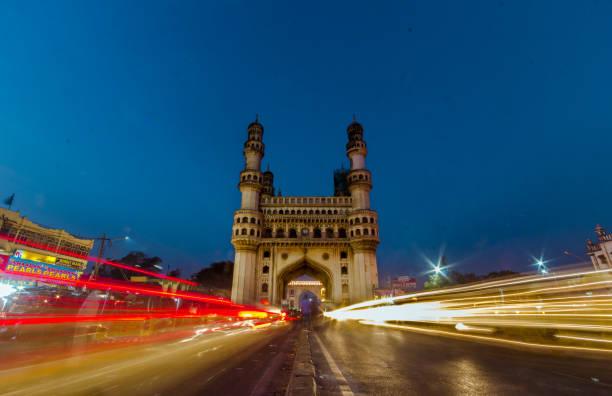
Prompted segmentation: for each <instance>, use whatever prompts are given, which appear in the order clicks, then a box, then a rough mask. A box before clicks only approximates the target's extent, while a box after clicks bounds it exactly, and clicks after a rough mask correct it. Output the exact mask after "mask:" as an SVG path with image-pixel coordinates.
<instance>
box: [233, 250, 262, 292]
mask: <svg viewBox="0 0 612 396" xmlns="http://www.w3.org/2000/svg"><path fill="white" fill-rule="evenodd" d="M256 265H257V253H256V251H255V250H254V249H238V248H237V249H236V257H235V260H234V277H233V282H232V301H234V302H235V303H238V304H253V303H254V302H255V299H256V295H257V289H256V288H257V284H256V273H257V271H256Z"/></svg>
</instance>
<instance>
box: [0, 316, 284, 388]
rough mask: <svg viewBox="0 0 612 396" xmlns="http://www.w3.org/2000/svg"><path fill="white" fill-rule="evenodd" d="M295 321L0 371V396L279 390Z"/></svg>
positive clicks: (89, 354)
mask: <svg viewBox="0 0 612 396" xmlns="http://www.w3.org/2000/svg"><path fill="white" fill-rule="evenodd" d="M294 344H295V326H292V325H290V324H284V325H274V326H271V327H268V328H264V329H257V330H231V331H226V332H218V333H215V334H208V335H206V336H201V337H193V338H186V339H181V340H173V341H169V342H163V343H156V344H148V345H136V346H129V347H123V348H118V349H112V350H106V351H102V352H97V353H87V354H81V355H76V356H72V357H69V358H64V359H61V360H52V361H49V362H45V363H37V364H32V365H28V366H24V367H19V368H12V369H4V370H1V371H0V395H15V396H17V395H24V396H25V395H27V396H35V395H45V396H52V395H94V396H97V395H130V396H138V395H159V396H161V395H205V394H206V395H253V396H258V395H264V394H265V395H274V394H278V395H280V394H284V391H285V386H286V383H287V381H288V378H289V375H290V369H291V365H292V362H293V360H292V357H293V352H294V349H295V348H294V347H295V345H294Z"/></svg>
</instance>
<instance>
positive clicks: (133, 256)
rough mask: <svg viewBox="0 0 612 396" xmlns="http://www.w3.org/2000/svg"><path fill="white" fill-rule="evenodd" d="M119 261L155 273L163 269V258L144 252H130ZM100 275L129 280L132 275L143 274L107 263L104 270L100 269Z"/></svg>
mask: <svg viewBox="0 0 612 396" xmlns="http://www.w3.org/2000/svg"><path fill="white" fill-rule="evenodd" d="M118 263H121V264H124V265H127V266H129V267H134V268H140V269H143V270H146V271H149V272H155V273H160V272H161V270H162V269H163V267H162V266H161V263H162V259H161V258H159V257H157V256H154V257H147V255H146V254H144V253H143V252H129V253H128V254H127V255H126V256H124V257H123V258H122V259H120V260H119V261H118ZM100 275H101V276H103V277H106V278H112V279H121V280H129V279H130V277H131V276H137V275H142V274H140V273H138V272H136V271H130V270H126V269H123V268H117V267H113V266H110V265H105V266H104V267H103V270H102V271H100Z"/></svg>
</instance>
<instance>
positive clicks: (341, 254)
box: [340, 250, 348, 259]
mask: <svg viewBox="0 0 612 396" xmlns="http://www.w3.org/2000/svg"><path fill="white" fill-rule="evenodd" d="M347 258H348V253H347V252H346V250H343V251H341V252H340V259H347Z"/></svg>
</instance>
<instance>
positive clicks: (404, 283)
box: [391, 276, 416, 290]
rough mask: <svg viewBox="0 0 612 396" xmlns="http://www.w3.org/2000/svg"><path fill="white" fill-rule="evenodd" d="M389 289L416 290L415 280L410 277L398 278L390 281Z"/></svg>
mask: <svg viewBox="0 0 612 396" xmlns="http://www.w3.org/2000/svg"><path fill="white" fill-rule="evenodd" d="M391 288H392V289H399V290H412V289H416V279H415V278H413V277H411V276H398V277H397V278H393V279H391Z"/></svg>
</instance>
